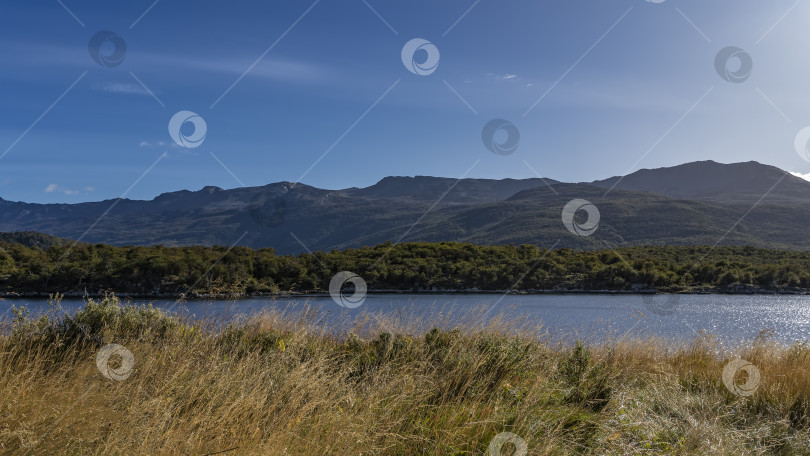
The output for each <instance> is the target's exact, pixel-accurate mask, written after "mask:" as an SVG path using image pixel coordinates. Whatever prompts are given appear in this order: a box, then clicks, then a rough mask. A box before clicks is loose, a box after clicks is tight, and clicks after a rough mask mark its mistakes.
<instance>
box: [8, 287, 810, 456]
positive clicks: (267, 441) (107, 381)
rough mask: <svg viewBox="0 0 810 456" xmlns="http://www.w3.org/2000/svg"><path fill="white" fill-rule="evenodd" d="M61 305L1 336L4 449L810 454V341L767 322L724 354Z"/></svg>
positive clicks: (703, 344)
mask: <svg viewBox="0 0 810 456" xmlns="http://www.w3.org/2000/svg"><path fill="white" fill-rule="evenodd" d="M53 315H54V316H51V317H49V318H41V319H31V318H28V317H26V316H25V315H24V312H18V313H17V318H16V320H15V322H14V323H13V325H11V326H9V327H8V328H5V329H6V331H5V333H4V335H3V336H2V337H0V453H2V454H65V455H79V454H81V455H92V454H99V455H100V454H122V455H123V454H127V455H129V454H178V455H179V454H211V453H216V452H223V453H219V454H224V455H237V454H240V455H241V454H248V455H253V454H255V455H267V454H272V455H285V454H287V455H332V454H339V455H373V454H390V455H400V454H404V455H417V454H419V455H421V454H425V455H428V454H429V455H434V454H435V455H447V454H449V455H481V454H486V452H487V451H488V447H489V446H490V444H491V442H492V440H493V438H495V437H496V436H498V435H499V434H501V433H503V432H511V433H513V434H515V435H516V436H518V437H519V438H520V439H522V440H523V441H525V444H526V448H527V454H530V455H546V454H548V455H566V454H599V455H602V454H701V455H721V454H722V455H725V454H735V455H737V454H783V455H794V454H810V417H808V411H810V347H807V346H804V345H794V346H791V347H784V346H780V345H777V344H775V343H773V342H771V341H770V340H769V339H767V338H766V337H763V338H760V339H758V340H756V341H752V343H751V345H750V346H748V347H743V348H741V349H740V351H739V352H737V353H726V354H723V355H718V352H717V346H716V345H715V344H714V342H713V341H712V339H711V338H701V339H697V340H695V341H691V342H689V343H685V344H683V345H679V346H673V345H671V344H670V345H667V344H665V343H663V342H661V341H657V340H633V341H616V342H612V343H609V344H608V343H606V344H604V345H601V346H589V347H586V346H582V345H577V346H575V347H563V346H559V345H554V344H550V343H547V342H546V341H544V340H542V339H538V338H537V337H536V336H534V334H535V333H534V332H533V331H532V328H525V330H524V331H521V332H520V334H516V333H514V332H511V333H507V332H505V331H504V330H503V329H502V328H500V327H499V326H498V325H497V324H496V323H495V324H491V325H490V326H488V327H486V328H460V329H458V330H453V331H439V330H432V331H428V332H426V333H413V332H412V331H410V330H409V329H408V326H407V325H402V326H400V327H398V328H397V330H396V331H394V330H391V329H390V328H389V330H388V331H385V330H377V329H374V327H373V326H372V327H370V326H368V325H364V326H363V327H364V328H366V329H365V330H361V329H359V328H360V326H358V330H357V331H356V332H355V333H350V334H347V335H345V336H341V337H336V336H333V335H329V334H328V333H326V332H325V331H324V329H323V328H319V327H318V326H317V325H315V324H313V323H312V320H311V319H308V318H291V317H290V316H285V315H283V314H274V313H268V314H265V315H262V316H260V317H256V318H252V319H250V320H245V321H243V322H240V323H237V324H234V325H232V326H229V327H227V328H222V327H216V326H214V325H210V324H207V323H205V322H190V321H181V320H178V319H175V318H172V317H167V316H165V315H164V314H162V313H161V312H159V311H157V310H155V309H151V308H148V307H141V308H135V307H128V306H127V307H124V306H120V305H119V302H118V300H117V299H115V298H112V297H109V298H107V299H104V300H102V301H90V302H89V303H88V305H87V306H86V307H85V308H84V309H83V310H82V311H80V312H78V313H77V314H76V315H75V316H73V317H65V316H61V317H59V316H57V315H59V312H58V311H57V310H55V311H54V313H53ZM381 325H382V327H386V325H385V324H384V323H382V324H381ZM215 328H216V329H215ZM369 328H371V329H369ZM113 343H114V344H120V346H121V347H122V348H120V349H118V351H117V352H116V353H117V354H113V355H112V356H110V357H109V359H108V360H107V361H106V362H104V359H103V358H104V355H105V354H108V355H109V354H110V353H112V352H113V351H115V349H114V348H110V346H109V345H108V344H113ZM124 349H125V350H124ZM128 353H131V355H132V358H131V360H132V361H133V367H132V368H131V369H130V368H129V364H128V362H129V360H128V355H127V354H128ZM99 354H101V358H102V359H99ZM737 356H739V357H741V358H743V359H745V360H747V361H750V362H751V363H752V364H753V365H754V366H756V367H757V368H758V371H759V373H760V378H759V381H758V387H757V388H756V389H755V391H752V392H753V394H752V395H751V396H741V395H739V394H735V393H734V392H732V390H731V389H729V387H727V386H726V384H725V383H724V381H723V379H722V375H723V369H724V366H725V365H726V364H727V362H728V361H729V360H731V359H734V358H736V357H737ZM98 364H101V367H99V365H98ZM745 375H746V374H745V373H739V374H738V375H737V377H736V378H735V379H734V380H735V382H736V383H732V384H731V386H732V388H733V387H734V385H735V384H743V383H746V381H747V379H746V378H744V377H745ZM749 375H753V374H749ZM501 435H502V436H503V435H504V434H501ZM513 442H517V445H518V446H520V444H521V442H520V441H517V440H513ZM512 445H513V444H512V443H507V444H506V445H504V447H502V448H501V451H500V454H501V455H504V456H506V455H508V454H511V453H510V451H512V450H514V449H515V447H514V446H512ZM226 450H230V451H227V452H224V451H226ZM493 454H498V453H493Z"/></svg>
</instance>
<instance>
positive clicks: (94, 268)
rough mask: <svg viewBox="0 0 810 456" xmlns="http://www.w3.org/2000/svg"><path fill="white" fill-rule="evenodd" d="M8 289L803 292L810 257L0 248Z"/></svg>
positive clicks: (693, 251)
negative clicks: (345, 277)
mask: <svg viewBox="0 0 810 456" xmlns="http://www.w3.org/2000/svg"><path fill="white" fill-rule="evenodd" d="M0 247H1V248H2V250H0V291H2V292H5V293H12V292H17V293H24V292H38V293H52V292H62V293H83V292H84V291H85V290H86V291H87V292H88V293H91V294H98V293H101V292H103V291H105V290H109V291H115V292H118V293H131V294H138V295H145V296H157V295H173V296H174V295H179V294H186V295H189V296H193V295H202V294H236V295H244V294H261V293H283V292H323V291H326V290H328V286H329V281H330V280H331V278H332V276H333V275H334V274H336V273H337V272H339V271H344V270H345V271H352V272H354V273H356V274H359V275H360V276H361V277H363V279H364V280H365V281H366V282H367V284H368V287H369V290H370V291H371V292H374V291H383V290H402V291H442V290H448V291H476V290H481V291H497V290H507V289H512V288H514V289H515V290H519V291H551V290H557V291H571V290H583V291H597V290H615V291H645V290H646V291H649V290H650V289H653V288H655V289H658V290H660V291H701V290H703V291H721V292H722V291H733V292H742V291H753V290H757V289H760V290H769V291H800V289H810V253H807V252H793V251H780V250H767V249H758V248H753V247H717V248H714V249H711V248H709V247H708V246H706V247H627V248H620V249H616V250H602V251H575V250H571V249H557V250H547V249H541V248H538V247H536V246H534V245H521V246H513V245H508V246H478V245H474V244H462V243H454V242H440V243H406V244H398V245H394V244H390V243H386V244H380V245H378V246H375V247H368V248H361V249H348V250H343V251H332V252H315V253H314V254H301V255H284V256H282V255H277V254H276V253H275V252H274V251H273V250H272V249H259V250H254V249H250V248H247V247H236V248H233V249H231V250H229V249H228V248H226V247H162V246H156V247H112V246H108V245H102V244H98V245H92V244H77V245H74V246H72V247H71V246H70V245H67V244H57V245H52V246H50V247H48V248H46V249H43V248H38V247H28V246H25V245H23V244H19V243H12V242H7V241H0Z"/></svg>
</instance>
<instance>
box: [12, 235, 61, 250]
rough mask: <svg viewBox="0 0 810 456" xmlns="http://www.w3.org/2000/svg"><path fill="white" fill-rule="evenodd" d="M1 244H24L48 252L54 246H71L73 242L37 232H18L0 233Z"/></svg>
mask: <svg viewBox="0 0 810 456" xmlns="http://www.w3.org/2000/svg"><path fill="white" fill-rule="evenodd" d="M0 242H8V243H12V244H22V245H24V246H26V247H32V248H37V249H42V250H48V248H50V247H52V246H60V245H69V244H72V243H73V241H71V240H69V239H63V238H59V237H56V236H50V235H47V234H43V233H37V232H36V231H18V232H15V233H0Z"/></svg>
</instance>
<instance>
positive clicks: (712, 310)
mask: <svg viewBox="0 0 810 456" xmlns="http://www.w3.org/2000/svg"><path fill="white" fill-rule="evenodd" d="M135 302H136V303H139V304H140V303H145V302H151V303H152V304H154V305H155V306H156V307H159V308H163V309H169V310H170V311H171V312H177V313H178V314H180V315H183V316H187V317H193V318H201V317H205V318H209V319H216V320H218V321H220V322H222V321H230V320H232V319H233V318H235V317H238V316H250V315H255V314H257V313H260V312H262V311H266V310H274V311H285V312H287V313H288V314H291V315H298V314H299V313H300V312H301V311H302V310H303V309H305V308H307V307H308V308H309V310H310V314H311V315H312V317H311V318H312V319H313V320H315V321H317V322H318V324H322V325H325V326H327V327H332V328H338V329H340V330H345V329H347V328H349V327H351V326H352V325H353V324H356V322H357V321H358V320H362V321H366V322H369V321H370V322H372V323H374V324H377V325H378V326H380V327H383V328H385V327H392V326H397V325H399V324H400V323H402V322H407V323H408V324H409V325H410V326H411V327H412V328H417V329H418V330H425V329H429V328H430V327H432V326H440V327H452V326H454V325H460V324H463V325H470V324H477V323H482V322H491V321H492V319H494V318H498V319H500V320H501V321H502V322H503V323H504V324H505V325H506V326H507V327H509V328H514V329H518V328H523V329H524V330H531V331H537V332H538V333H546V332H547V333H548V335H549V336H551V337H553V338H565V339H569V338H572V337H577V338H581V339H585V340H589V341H599V340H604V339H605V338H615V337H623V336H644V335H655V336H658V337H662V338H665V339H673V340H691V339H694V338H695V337H696V336H697V334H698V333H699V332H701V331H705V332H707V333H709V334H712V335H716V336H717V337H718V338H719V339H721V340H723V341H727V342H746V341H748V342H750V341H751V340H753V339H754V338H755V337H756V336H757V334H759V333H760V331H763V330H772V331H773V332H774V334H773V337H774V338H775V339H776V340H778V341H780V342H784V343H792V342H794V341H808V340H810V296H797V295H753V296H751V295H744V296H742V295H677V296H666V295H660V296H656V297H655V298H653V297H652V296H646V297H644V296H641V295H571V294H569V295H509V296H503V295H490V294H487V295H368V296H366V298H365V300H364V301H363V302H362V304H360V305H359V307H357V308H354V309H348V308H344V307H341V306H340V305H338V304H337V303H336V302H335V301H333V300H332V299H331V297H329V296H320V297H296V298H284V299H269V298H250V299H242V300H236V301H234V300H231V301H226V300H209V301H190V302H186V303H183V304H179V305H178V304H175V302H174V301H168V300H155V301H135ZM12 304H13V305H16V306H18V307H19V306H27V307H28V308H29V310H31V313H32V314H34V315H36V314H37V313H39V312H43V311H45V310H47V300H45V299H14V300H10V299H7V300H5V301H0V315H2V318H0V320H9V319H10V318H11V313H10V312H9V309H10V307H11V305H12ZM82 305H83V301H82V300H80V299H65V300H64V301H63V302H62V307H63V309H64V311H65V312H73V311H75V310H76V309H78V308H80V307H81V306H82Z"/></svg>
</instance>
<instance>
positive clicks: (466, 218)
mask: <svg viewBox="0 0 810 456" xmlns="http://www.w3.org/2000/svg"><path fill="white" fill-rule="evenodd" d="M780 179H781V181H780ZM777 182H778V185H776V186H774V185H775V184H776V183H777ZM617 183H618V185H616V187H615V189H614V190H612V191H611V192H610V193H609V194H608V195H607V196H605V193H606V190H607V189H608V188H610V187H612V186H613V185H614V184H617ZM766 193H767V196H766V197H765V198H763V199H762V201H761V202H760V203H759V204H758V205H757V206H756V208H754V209H753V210H752V207H753V206H754V203H755V202H757V201H758V200H759V199H760V198H762V197H763V195H765V194H766ZM575 198H583V199H586V200H589V201H591V202H592V203H593V204H595V205H596V206H597V207H598V208H599V211H600V213H601V223H600V226H599V229H598V230H597V231H596V233H595V234H594V235H593V236H589V237H581V236H577V235H574V234H572V233H570V232H569V231H568V230H567V229H566V228H565V227H564V225H563V223H562V220H561V213H562V210H563V207H564V206H565V204H566V203H567V202H569V201H570V200H572V199H575ZM746 213H747V215H746ZM744 215H745V217H744V218H743V216H744ZM417 222H418V223H417ZM808 226H810V182H806V181H804V180H802V179H799V178H796V177H793V176H790V175H786V173H785V172H784V171H782V170H780V169H778V168H775V167H772V166H768V165H762V164H759V163H755V162H748V163H735V164H729V165H726V164H720V163H715V162H710V161H706V162H696V163H688V164H685V165H680V166H675V167H671V168H660V169H652V170H641V171H637V172H635V173H632V174H630V175H628V176H626V177H624V178H623V179H621V181H619V178H618V177H613V178H610V179H606V180H603V181H596V182H590V183H579V184H568V183H560V182H558V181H554V180H551V179H545V180H543V179H523V180H514V179H505V180H491V179H462V180H460V181H459V180H456V179H449V178H437V177H426V176H418V177H387V178H385V179H382V180H381V181H380V182H378V183H377V184H375V185H372V186H370V187H366V188H349V189H343V190H325V189H319V188H315V187H311V186H307V185H303V184H297V185H296V184H292V183H289V182H280V183H275V184H269V185H266V186H262V187H246V188H238V189H232V190H223V189H221V188H218V187H205V188H203V189H201V190H198V191H179V192H171V193H164V194H162V195H160V196H158V197H156V198H155V199H153V200H151V201H133V200H127V199H123V200H119V201H117V202H116V201H115V200H107V201H100V202H92V203H81V204H29V203H20V202H11V201H5V200H0V231H8V232H12V231H37V232H42V233H47V234H50V235H54V236H59V237H63V238H69V239H81V240H83V241H86V242H92V243H101V242H103V243H109V244H113V245H154V244H163V245H232V244H234V243H237V244H240V245H246V246H251V247H257V248H261V247H273V248H275V249H276V250H277V251H278V252H279V253H299V252H304V251H306V250H307V249H309V250H313V251H314V250H332V249H343V248H348V247H359V246H364V245H376V244H379V243H383V242H386V241H391V242H396V241H461V242H472V243H479V244H495V245H497V244H508V243H515V244H521V243H532V244H537V245H541V246H550V245H555V244H556V245H557V246H558V247H572V248H604V247H605V246H606V245H609V246H628V245H642V244H656V245H688V244H709V245H712V244H714V243H716V242H720V243H721V244H731V245H754V246H760V247H772V248H789V249H808V248H810V236H807V234H806V233H807V227H808ZM732 228H733V229H732ZM237 240H238V242H237Z"/></svg>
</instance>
